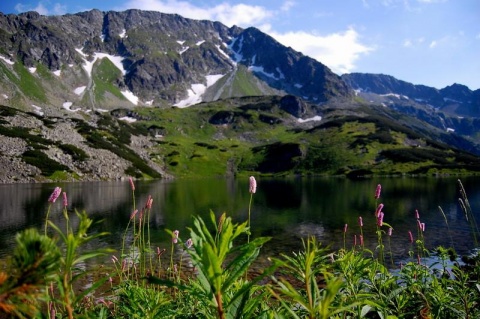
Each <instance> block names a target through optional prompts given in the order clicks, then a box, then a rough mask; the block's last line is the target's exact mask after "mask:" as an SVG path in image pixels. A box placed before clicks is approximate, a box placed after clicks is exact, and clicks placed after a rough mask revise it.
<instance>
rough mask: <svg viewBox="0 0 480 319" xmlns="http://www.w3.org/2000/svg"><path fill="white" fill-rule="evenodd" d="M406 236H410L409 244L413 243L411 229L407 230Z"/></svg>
mask: <svg viewBox="0 0 480 319" xmlns="http://www.w3.org/2000/svg"><path fill="white" fill-rule="evenodd" d="M408 237H409V238H410V244H413V235H412V232H411V231H408Z"/></svg>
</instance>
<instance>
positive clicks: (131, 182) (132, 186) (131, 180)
mask: <svg viewBox="0 0 480 319" xmlns="http://www.w3.org/2000/svg"><path fill="white" fill-rule="evenodd" d="M128 181H129V182H130V188H131V189H132V192H134V191H135V184H133V179H132V178H131V177H129V178H128Z"/></svg>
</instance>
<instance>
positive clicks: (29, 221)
mask: <svg viewBox="0 0 480 319" xmlns="http://www.w3.org/2000/svg"><path fill="white" fill-rule="evenodd" d="M461 181H462V183H463V185H464V187H465V189H466V192H467V195H468V199H469V203H470V205H471V207H472V210H473V213H474V214H476V216H475V217H476V219H477V220H478V221H480V211H479V210H480V178H478V177H476V178H473V177H470V178H462V179H461ZM257 183H258V187H257V193H256V194H254V197H253V204H252V215H251V223H252V233H253V236H254V237H257V236H270V237H272V240H271V241H270V242H269V243H268V244H267V245H266V246H265V247H264V249H263V250H262V256H263V257H265V256H271V255H277V254H278V253H291V252H292V251H297V250H298V249H300V248H301V246H302V242H301V238H305V237H306V236H308V235H315V236H316V237H317V238H318V240H319V241H320V242H322V243H323V244H324V245H331V246H332V247H333V248H339V247H343V238H344V233H343V229H344V225H345V224H348V230H347V233H346V234H345V238H346V245H347V248H350V247H351V246H352V244H353V241H354V235H359V234H360V228H359V226H358V217H359V216H362V218H363V222H364V228H363V233H364V237H365V245H366V246H367V247H369V248H370V249H372V250H373V251H374V250H375V246H376V243H377V239H376V234H375V228H376V226H375V217H374V212H375V208H376V206H377V204H379V203H383V204H384V209H383V211H384V213H385V218H384V221H385V222H386V223H388V224H390V225H391V226H392V227H393V228H394V230H393V235H392V237H391V245H392V252H393V254H394V256H395V259H396V260H398V261H399V260H401V259H405V258H407V256H408V251H409V250H410V249H411V246H410V241H409V236H408V231H409V230H410V231H412V233H413V235H414V237H415V238H416V237H417V234H418V233H417V221H416V219H415V210H416V209H417V210H418V211H419V213H420V220H421V221H422V222H424V223H425V224H426V230H425V233H424V238H425V243H426V247H427V248H428V249H434V248H435V247H437V246H439V245H444V246H451V245H453V246H454V248H455V249H456V250H457V252H458V253H467V252H468V251H469V250H470V249H472V248H475V244H474V240H473V236H472V231H471V228H470V226H469V223H468V222H467V221H466V218H465V215H464V212H463V211H462V210H461V209H460V206H459V204H458V198H459V197H460V194H459V190H458V189H459V188H458V182H457V178H382V179H365V180H349V179H343V178H285V179H267V178H257ZM377 184H381V185H382V193H381V197H380V199H379V200H378V201H376V200H375V199H374V194H375V188H376V186H377ZM135 185H136V190H135V204H136V206H137V207H141V206H143V205H144V204H145V202H146V200H147V197H148V195H151V196H152V198H153V207H152V212H151V219H150V230H151V238H152V246H153V247H157V246H160V247H170V237H169V235H168V234H167V233H166V232H165V229H170V230H175V229H178V230H179V231H180V237H181V238H182V239H184V240H186V239H187V238H188V230H187V227H189V226H191V225H192V215H200V216H202V217H205V218H206V217H208V216H209V212H210V210H212V211H213V212H215V214H216V215H217V216H219V215H220V214H221V213H223V212H226V213H227V214H228V215H229V216H231V217H232V218H233V219H234V220H235V221H237V222H242V221H246V220H247V218H248V203H249V200H250V194H249V193H248V179H247V178H245V179H198V180H175V181H149V182H140V181H139V182H135ZM55 186H60V187H62V190H63V191H65V192H66V193H67V195H68V201H69V204H68V211H69V214H71V215H72V216H74V211H75V210H79V211H83V210H85V211H86V212H87V213H88V214H89V216H91V217H92V218H94V219H98V220H100V219H102V220H103V222H102V223H99V224H98V225H96V226H95V227H94V230H95V231H97V230H98V231H108V232H110V233H111V235H109V236H108V237H105V238H104V239H102V240H99V241H97V242H95V243H94V245H95V246H97V247H106V246H108V247H112V248H115V249H117V250H118V251H120V250H121V244H122V237H123V234H124V231H125V227H126V226H127V223H128V221H129V218H130V214H131V213H132V211H133V207H134V201H133V196H132V192H131V189H130V185H129V183H128V181H123V182H88V183H58V184H1V185H0V258H3V257H5V256H7V255H9V254H10V253H11V251H12V249H13V246H14V236H15V233H16V232H18V231H21V230H23V229H25V228H28V227H37V228H38V229H40V230H41V231H43V226H44V220H45V214H46V212H47V209H48V202H47V200H48V198H49V196H50V194H51V192H52V191H53V189H54V188H55ZM439 207H441V208H442V209H443V211H444V212H445V215H446V218H447V222H448V227H447V223H446V222H445V219H444V217H443V215H442V214H441V212H440V210H439ZM62 209H63V207H62V200H61V198H59V199H58V200H57V202H56V203H55V204H53V206H52V207H51V212H50V216H51V220H53V221H54V222H55V223H57V224H59V225H64V217H63V214H62ZM72 218H73V217H72ZM384 229H385V231H386V227H385V228H384ZM357 240H359V239H358V236H357ZM385 243H387V241H385ZM386 248H387V249H388V246H387V247H386Z"/></svg>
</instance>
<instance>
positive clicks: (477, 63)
mask: <svg viewBox="0 0 480 319" xmlns="http://www.w3.org/2000/svg"><path fill="white" fill-rule="evenodd" d="M93 8H96V9H100V10H102V11H109V10H115V11H123V10H126V9H131V8H136V9H143V10H156V11H161V12H165V13H178V14H180V15H182V16H184V17H188V18H193V19H208V20H215V21H220V22H222V23H224V24H226V25H227V26H232V25H234V24H235V25H238V26H241V27H249V26H255V27H257V28H259V29H261V30H262V31H264V32H266V33H268V34H269V35H271V36H273V37H274V38H275V39H276V40H277V41H279V42H281V43H282V44H284V45H286V46H291V47H292V48H294V49H295V50H297V51H300V52H302V53H304V54H305V55H308V56H310V57H313V58H315V59H316V60H318V61H320V62H322V63H323V64H325V65H327V66H328V67H330V69H332V70H333V71H334V72H335V73H337V74H343V73H351V72H365V73H383V74H389V75H392V76H394V77H396V78H397V79H400V80H404V81H407V82H411V83H414V84H424V85H428V86H433V87H436V88H438V89H440V88H443V87H445V86H447V85H451V84H453V83H460V84H464V85H467V86H468V87H469V88H470V89H472V90H475V89H479V88H480V1H479V0H235V1H222V0H116V1H111V0H103V1H99V0H82V1H75V0H41V1H39V0H18V1H16V0H0V12H2V13H4V14H8V13H14V14H18V13H20V12H25V11H29V10H35V11H38V12H39V13H41V14H44V15H59V14H65V13H76V12H80V11H86V10H90V9H93Z"/></svg>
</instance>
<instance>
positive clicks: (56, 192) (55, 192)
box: [48, 187, 62, 203]
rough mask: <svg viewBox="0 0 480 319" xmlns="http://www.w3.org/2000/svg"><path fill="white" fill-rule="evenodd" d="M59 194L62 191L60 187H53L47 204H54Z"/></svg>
mask: <svg viewBox="0 0 480 319" xmlns="http://www.w3.org/2000/svg"><path fill="white" fill-rule="evenodd" d="M61 193H62V189H61V188H60V187H55V189H54V190H53V193H52V195H50V197H49V198H48V202H49V203H55V201H56V200H57V199H58V197H59V196H60V194H61Z"/></svg>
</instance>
